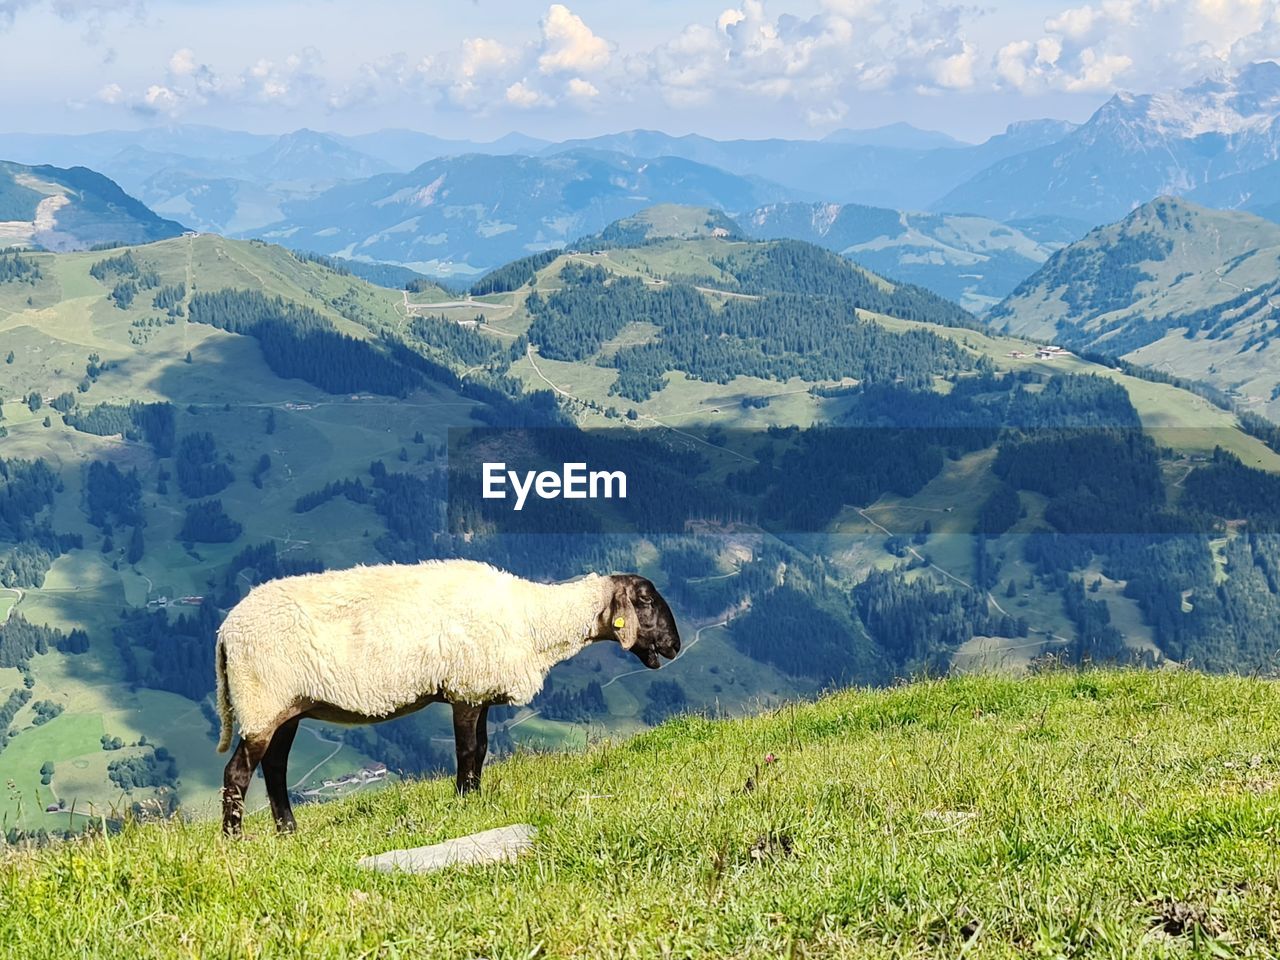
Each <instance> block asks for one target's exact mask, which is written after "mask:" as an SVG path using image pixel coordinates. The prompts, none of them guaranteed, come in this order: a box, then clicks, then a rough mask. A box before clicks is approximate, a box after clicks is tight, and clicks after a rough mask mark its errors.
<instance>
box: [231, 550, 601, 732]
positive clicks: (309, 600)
mask: <svg viewBox="0 0 1280 960" xmlns="http://www.w3.org/2000/svg"><path fill="white" fill-rule="evenodd" d="M611 595H612V585H611V583H610V581H609V579H608V578H607V577H602V576H598V575H595V574H592V575H590V576H587V577H584V578H582V579H580V580H574V581H570V582H567V583H559V584H540V583H533V582H530V581H528V580H523V579H521V578H520V577H517V576H515V575H513V574H510V573H506V572H504V571H502V570H498V569H496V568H494V567H491V566H488V565H487V564H483V563H475V562H473V561H469V560H444V561H429V562H426V563H420V564H415V565H402V564H387V565H382V566H372V567H355V568H353V569H350V570H335V571H329V572H325V573H316V574H307V575H304V576H297V577H286V578H284V579H281V580H273V581H270V582H268V583H264V584H262V585H261V586H258V587H255V588H254V589H253V590H252V591H250V593H249V595H248V596H247V597H245V598H244V599H243V600H242V601H240V603H238V604H237V605H236V606H235V608H234V609H233V610H232V611H231V612H230V613H229V614H228V615H227V619H226V621H225V622H224V623H223V624H222V627H221V629H220V630H219V631H218V644H219V648H220V649H219V658H220V659H219V672H220V674H221V673H222V670H223V667H222V659H221V658H223V657H225V680H224V679H223V678H222V677H221V676H220V678H219V680H220V684H219V693H220V695H221V694H223V693H225V694H226V695H227V698H228V699H229V706H230V707H231V708H232V709H233V710H234V713H235V717H236V719H237V720H239V722H240V730H241V734H242V735H252V734H256V733H261V732H265V731H269V730H271V729H272V728H273V727H274V726H275V723H276V722H277V718H278V717H279V716H280V714H281V713H282V712H283V711H285V710H286V709H288V708H289V707H290V706H291V705H292V704H294V703H295V702H297V701H299V700H302V699H306V700H312V701H315V702H317V703H325V704H332V705H333V706H335V707H338V708H340V709H342V710H347V711H350V712H352V713H356V714H362V715H365V716H369V717H381V716H386V715H388V714H390V713H393V712H395V711H396V710H397V709H399V708H401V707H404V706H407V705H409V704H411V703H413V702H414V701H416V700H418V699H420V698H421V697H423V696H424V695H429V694H435V693H437V692H438V693H439V694H440V695H441V696H442V697H444V698H446V699H448V700H450V701H463V702H467V703H476V704H478V703H491V702H504V701H507V702H511V703H514V704H522V703H528V702H529V701H530V700H531V699H532V698H533V697H534V696H535V695H536V694H537V693H538V691H539V690H541V689H542V684H543V681H544V680H545V679H546V676H547V672H548V671H549V670H550V669H551V667H552V666H554V665H555V664H557V663H559V662H560V661H561V660H565V659H567V658H568V657H571V656H573V655H574V654H575V653H577V652H578V651H579V650H581V649H582V648H583V647H584V646H586V645H587V643H588V642H589V638H590V636H591V634H592V633H593V632H594V630H595V627H596V621H597V618H598V617H599V615H600V614H601V613H602V612H603V611H604V609H605V607H606V605H607V604H608V603H609V597H610V596H611ZM225 705H227V704H226V703H225V701H224V719H223V727H224V729H223V741H224V742H223V744H221V745H220V749H225V745H226V743H227V742H229V738H230V719H231V718H230V717H229V716H227V715H226V713H227V711H226V710H225Z"/></svg>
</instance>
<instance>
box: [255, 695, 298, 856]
mask: <svg viewBox="0 0 1280 960" xmlns="http://www.w3.org/2000/svg"><path fill="white" fill-rule="evenodd" d="M301 719H302V718H301V717H294V718H293V719H292V720H286V721H285V722H284V723H283V724H281V725H280V728H279V729H278V730H276V732H275V735H274V736H273V737H272V738H271V745H270V746H269V747H267V752H266V753H264V754H263V755H262V779H263V780H265V781H266V784H267V797H268V798H270V800H271V816H272V818H273V819H274V820H275V822H276V829H277V830H279V831H280V832H281V833H293V831H294V830H296V829H297V828H298V824H297V823H296V822H295V821H294V819H293V810H292V808H291V807H290V806H289V782H288V774H287V771H288V768H289V748H290V747H292V746H293V738H294V735H295V734H297V732H298V723H299V722H300V721H301Z"/></svg>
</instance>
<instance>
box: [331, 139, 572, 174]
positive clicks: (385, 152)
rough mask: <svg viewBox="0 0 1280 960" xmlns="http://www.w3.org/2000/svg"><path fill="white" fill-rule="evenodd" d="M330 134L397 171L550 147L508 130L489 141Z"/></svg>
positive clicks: (531, 152) (547, 144)
mask: <svg viewBox="0 0 1280 960" xmlns="http://www.w3.org/2000/svg"><path fill="white" fill-rule="evenodd" d="M329 136H331V137H332V138H333V139H334V140H337V141H338V142H339V143H343V144H346V145H347V146H349V147H352V148H353V149H355V150H359V151H360V152H361V153H364V154H367V155H368V156H371V157H377V158H378V159H379V160H382V161H384V162H385V163H386V164H387V165H388V166H389V167H391V168H392V169H394V170H412V169H413V168H414V167H417V166H420V165H421V164H423V163H425V162H426V161H428V160H434V159H436V158H437V157H456V156H461V155H462V154H466V153H489V154H494V155H495V156H508V155H510V154H516V153H520V154H526V155H533V154H537V153H540V152H541V151H542V150H544V149H546V148H547V147H548V146H549V143H548V141H546V140H539V139H538V138H536V137H528V136H525V135H524V134H522V133H508V134H507V135H506V136H503V137H500V138H498V139H497V140H493V141H490V142H487V143H486V142H478V141H474V140H449V139H446V138H444V137H436V136H432V135H431V134H429V133H421V132H419V131H417V130H378V131H375V132H373V133H362V134H359V135H357V136H350V137H344V136H341V135H339V134H330V135H329Z"/></svg>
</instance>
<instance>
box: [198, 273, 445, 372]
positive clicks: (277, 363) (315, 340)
mask: <svg viewBox="0 0 1280 960" xmlns="http://www.w3.org/2000/svg"><path fill="white" fill-rule="evenodd" d="M190 317H191V320H192V321H193V322H195V323H206V324H209V325H210V326H214V327H217V328H219V329H220V330H226V331H228V332H229V333H240V334H245V335H246V336H251V337H253V338H254V339H256V340H257V341H258V343H259V345H260V346H261V348H262V356H263V359H265V360H266V362H267V365H268V366H269V367H270V368H271V370H272V372H273V373H275V374H276V375H277V376H279V377H284V378H290V377H296V378H297V379H299V380H305V381H306V382H307V383H310V384H312V385H313V386H316V387H319V388H320V389H321V390H324V391H326V392H328V393H351V392H355V391H360V390H368V391H370V392H373V393H381V394H385V395H388V396H393V397H403V396H405V395H407V394H408V392H409V391H410V390H412V389H413V388H414V387H417V386H418V385H419V384H420V383H421V378H420V377H419V376H418V374H417V373H415V372H414V371H413V370H411V369H408V368H406V367H405V366H404V365H403V364H401V363H398V362H397V361H396V360H395V359H393V358H392V357H391V356H389V355H388V353H387V352H386V351H385V350H383V349H380V348H379V346H378V345H377V344H376V343H374V342H370V341H368V340H357V339H356V338H355V337H351V336H348V335H347V334H345V333H340V332H339V331H338V330H337V329H336V328H335V327H334V326H333V324H332V323H331V322H330V321H329V320H328V319H326V318H325V317H323V316H321V315H320V314H319V313H317V312H316V311H314V310H312V309H310V308H309V307H304V306H300V305H298V304H296V303H293V302H290V301H285V300H283V299H281V298H280V297H268V296H266V295H265V294H263V293H260V292H259V291H257V290H219V291H217V292H215V293H203V292H202V293H197V294H195V295H194V296H193V297H192V298H191V306H190Z"/></svg>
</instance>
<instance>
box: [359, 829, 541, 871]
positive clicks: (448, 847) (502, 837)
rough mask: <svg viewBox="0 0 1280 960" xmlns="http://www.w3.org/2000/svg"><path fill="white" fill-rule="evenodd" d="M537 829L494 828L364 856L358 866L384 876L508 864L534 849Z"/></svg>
mask: <svg viewBox="0 0 1280 960" xmlns="http://www.w3.org/2000/svg"><path fill="white" fill-rule="evenodd" d="M537 833H538V831H537V829H536V828H534V827H531V826H530V825H529V824H527V823H516V824H512V825H511V826H509V827H496V828H495V829H493V830H484V831H482V832H480V833H473V834H471V835H470V836H467V837H458V838H457V839H456V840H446V841H444V843H435V844H432V845H431V846H429V847H412V848H411V849H408V850H388V851H387V852H386V853H379V854H377V855H376V856H372V857H363V858H362V859H360V860H358V861H357V865H358V866H361V867H365V868H366V869H369V870H380V871H382V872H383V873H395V872H397V871H402V872H405V873H430V872H431V871H433V870H443V869H444V868H445V867H453V866H471V865H476V864H485V863H510V862H511V861H512V860H515V859H516V857H518V856H520V854H521V853H523V852H524V851H525V850H529V849H531V848H532V847H533V838H534V837H535V836H536V835H537Z"/></svg>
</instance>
